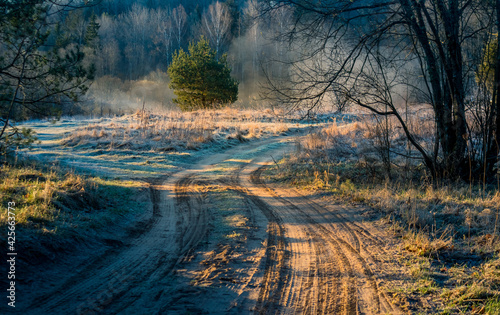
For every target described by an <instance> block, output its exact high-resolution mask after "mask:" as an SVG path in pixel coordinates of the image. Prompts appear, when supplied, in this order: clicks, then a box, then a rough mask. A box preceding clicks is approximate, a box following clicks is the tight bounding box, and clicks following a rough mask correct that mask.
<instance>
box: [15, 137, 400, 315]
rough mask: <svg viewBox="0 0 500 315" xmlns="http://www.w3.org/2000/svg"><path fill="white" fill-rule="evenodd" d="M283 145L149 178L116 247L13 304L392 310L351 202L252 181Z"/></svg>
mask: <svg viewBox="0 0 500 315" xmlns="http://www.w3.org/2000/svg"><path fill="white" fill-rule="evenodd" d="M292 148H293V138H292V137H277V138H272V139H267V140H260V141H254V142H250V143H246V144H242V145H239V146H237V147H234V148H232V149H230V150H228V151H226V152H224V153H219V154H214V155H210V156H208V157H207V158H205V159H203V160H201V161H199V162H198V163H197V164H196V165H193V166H192V167H191V168H190V169H188V170H185V171H182V172H178V173H174V174H173V175H172V176H170V177H168V178H160V179H156V180H154V181H152V182H151V187H150V199H151V206H150V208H149V209H148V210H147V211H146V214H145V217H143V218H141V220H140V223H138V224H137V226H136V228H135V229H131V230H130V231H129V233H128V234H127V239H126V240H123V245H121V246H118V247H117V249H116V250H114V251H112V252H107V253H106V254H105V255H102V256H101V257H98V258H97V259H96V260H94V261H93V262H92V264H89V265H88V266H87V267H86V268H85V269H83V270H78V271H76V272H75V274H74V275H72V276H71V277H69V278H68V279H66V280H65V281H64V282H62V283H60V284H58V285H57V286H56V288H54V289H53V290H52V291H50V292H45V293H44V294H40V295H39V296H38V298H36V299H34V301H33V303H32V304H31V305H30V306H29V307H28V309H27V310H25V312H24V313H25V314H27V313H29V314H74V313H77V314H97V313H103V314H116V313H124V314H186V313H206V314H219V313H234V314H240V313H262V314H313V313H314V314H380V313H383V314H385V313H390V314H397V313H400V312H401V311H400V310H399V309H398V308H397V307H395V306H394V305H392V304H391V303H390V302H389V299H388V298H387V296H386V295H385V294H384V293H383V290H381V289H380V283H381V281H383V279H384V278H385V277H389V276H390V273H391V272H393V271H392V270H394V269H393V268H392V266H391V263H392V262H391V260H390V259H387V256H388V254H387V253H386V252H384V248H385V247H386V242H385V241H384V234H383V232H381V231H379V230H378V229H376V228H375V227H374V226H373V225H372V224H370V223H369V222H363V220H364V219H363V217H362V214H361V213H362V211H361V210H360V209H355V208H350V207H346V206H340V205H332V204H328V203H327V202H326V201H325V200H322V199H311V198H309V197H306V196H303V195H302V194H301V193H300V192H298V191H296V190H294V189H290V188H283V187H274V186H271V185H270V184H266V183H265V182H264V181H263V179H262V177H261V173H262V171H263V170H264V169H265V167H266V165H268V164H269V163H273V159H277V158H278V157H279V156H280V155H282V154H283V153H284V152H286V151H287V150H291V149H292ZM229 164H231V167H230V168H225V167H226V166H227V165H229ZM221 165H222V166H221ZM214 174H215V175H214ZM219 192H224V193H226V197H224V198H225V199H220V198H219V197H218V195H217V194H219ZM211 198H212V199H211ZM213 198H216V199H217V198H219V199H217V200H219V201H221V202H223V204H224V205H225V206H227V207H228V209H231V211H233V212H234V215H233V216H232V217H231V218H240V221H242V222H245V224H239V225H238V228H237V229H236V228H235V229H236V230H235V231H238V233H235V234H234V235H236V236H235V237H232V238H231V237H227V236H226V234H224V233H225V232H221V231H222V230H221V228H219V227H218V223H217V222H219V221H218V220H219V219H220V218H218V215H219V214H218V212H217V209H218V207H217V206H216V205H214V204H213V203H212V201H213V200H214V199H213ZM233 201H234V202H235V203H236V202H237V203H238V204H239V206H235V205H233ZM219 208H220V207H219ZM219 210H220V209H219ZM226 219H227V218H226ZM226 219H224V220H226ZM226 221H227V220H226ZM226 221H220V222H226ZM383 257H385V258H386V259H384V258H383Z"/></svg>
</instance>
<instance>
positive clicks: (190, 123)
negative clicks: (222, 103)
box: [63, 108, 290, 152]
mask: <svg viewBox="0 0 500 315" xmlns="http://www.w3.org/2000/svg"><path fill="white" fill-rule="evenodd" d="M289 127H290V124H287V123H284V122H280V121H279V120H277V119H276V118H275V117H274V116H273V115H272V114H271V113H265V112H257V111H251V110H244V111H240V110H236V109H231V108H226V109H222V110H203V111H194V112H188V113H182V112H180V111H167V112H163V113H154V114H153V113H151V112H148V111H142V110H138V111H137V112H136V113H135V114H133V115H127V116H123V117H121V118H119V119H113V120H111V121H107V120H104V119H103V121H102V122H101V123H96V124H92V125H89V126H86V127H82V128H79V129H78V130H76V131H75V132H74V133H72V134H70V135H68V136H67V137H66V138H65V139H64V140H63V144H65V145H69V146H81V145H88V146H94V147H99V148H105V149H109V148H114V149H121V148H124V149H132V150H154V151H159V152H161V151H170V150H179V149H190V150H197V149H201V148H203V147H207V146H210V145H213V144H222V145H224V144H227V143H228V142H231V141H234V140H236V141H240V142H242V141H247V140H250V139H253V138H260V137H263V136H269V135H277V134H281V133H284V132H286V131H288V129H289Z"/></svg>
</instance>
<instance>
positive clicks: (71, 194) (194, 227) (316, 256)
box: [0, 109, 500, 314]
mask: <svg viewBox="0 0 500 315" xmlns="http://www.w3.org/2000/svg"><path fill="white" fill-rule="evenodd" d="M381 123H384V122H380V121H379V122H377V120H374V119H373V117H371V116H367V115H361V114H358V115H357V116H353V115H324V116H322V119H320V120H317V121H315V122H314V123H305V122H303V121H299V120H297V117H291V116H290V117H283V116H281V118H279V117H277V116H275V115H274V113H273V112H272V111H270V110H269V111H261V112H256V111H250V110H243V111H239V110H235V109H224V110H215V111H197V112H191V113H181V112H176V111H172V112H155V113H152V112H147V111H142V110H139V111H137V112H136V113H134V114H129V115H123V116H118V117H109V118H99V119H75V118H71V119H70V118H66V119H62V120H61V121H59V122H50V121H35V122H30V123H28V124H27V126H29V127H32V128H34V129H35V130H36V131H37V132H38V137H39V140H40V143H37V144H35V145H34V147H33V148H32V149H31V150H24V151H22V152H18V154H17V157H14V158H15V159H16V160H15V161H12V162H11V163H10V165H11V166H3V167H2V172H1V176H2V186H0V198H1V199H2V202H3V203H6V202H10V201H14V202H15V203H16V205H17V206H18V208H17V209H16V211H17V214H16V215H17V219H16V220H17V223H16V224H17V227H18V230H17V231H18V232H17V233H18V235H19V238H18V239H17V242H18V251H19V252H20V253H21V252H22V253H23V254H22V255H20V256H21V257H20V265H19V269H22V270H23V276H22V277H21V278H20V280H19V287H18V292H19V297H18V301H20V302H19V304H18V306H19V309H21V310H22V311H23V312H24V313H27V314H41V313H54V312H55V313H72V312H77V313H80V314H87V313H89V314H90V313H97V312H104V313H119V312H122V311H126V312H129V313H132V312H137V313H169V314H170V313H175V314H177V313H180V314H183V313H185V312H190V313H213V314H214V313H238V314H240V313H252V312H257V313H308V314H309V313H327V314H354V313H357V312H360V313H363V314H364V313H366V314H379V313H382V314H405V313H415V314H436V313H442V314H463V313H486V314H497V313H498V309H499V302H498V301H499V300H498V296H499V291H498V288H499V287H498V286H499V284H500V274H499V271H498V270H499V268H500V263H499V260H498V251H499V250H500V248H499V245H498V244H499V243H498V229H499V228H500V226H498V225H499V224H500V222H499V221H498V213H499V210H500V209H499V204H500V193H499V192H498V189H497V188H496V187H483V186H482V185H480V183H477V184H474V185H464V184H460V183H440V184H439V185H437V186H436V185H432V183H431V181H430V179H429V175H428V174H426V171H425V168H423V167H422V166H421V164H420V162H419V161H418V159H415V158H414V156H415V155H414V154H412V153H411V152H410V153H408V154H406V156H404V157H403V156H398V155H395V154H389V155H387V154H386V152H387V151H385V150H384V145H383V144H384V139H385V138H384V136H383V133H382V132H381V130H382V129H381V126H383V125H381ZM385 123H388V122H385ZM413 125H414V126H418V128H421V129H419V130H417V131H418V133H419V136H420V139H421V141H422V144H424V145H425V143H426V139H427V138H428V137H431V136H432V135H430V134H429V133H428V132H426V130H428V127H426V126H425V124H423V123H415V124H413ZM390 143H391V145H392V147H393V148H396V147H397V149H401V150H404V149H405V148H408V150H410V149H409V147H408V146H407V143H406V142H405V141H404V137H402V135H401V134H400V133H398V132H394V133H392V134H391V139H390ZM25 158H29V160H30V161H31V162H30V163H28V164H26V162H21V161H26V159H25ZM387 159H389V161H390V162H389V163H387ZM49 161H50V163H47V162H49ZM1 222H2V223H1V225H2V226H3V227H6V225H7V217H6V216H5V215H3V216H2V217H1ZM4 245H5V244H4ZM47 279H50V280H47ZM30 288H31V289H30ZM75 297H76V298H75ZM29 301H32V302H29ZM42 301H43V303H42Z"/></svg>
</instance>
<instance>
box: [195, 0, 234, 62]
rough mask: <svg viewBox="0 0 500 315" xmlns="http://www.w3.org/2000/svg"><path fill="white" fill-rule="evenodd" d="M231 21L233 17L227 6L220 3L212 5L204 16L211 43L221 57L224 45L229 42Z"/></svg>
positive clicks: (203, 19)
mask: <svg viewBox="0 0 500 315" xmlns="http://www.w3.org/2000/svg"><path fill="white" fill-rule="evenodd" d="M231 20H232V17H231V16H230V14H229V10H228V9H227V7H226V5H225V4H223V3H220V2H219V1H216V2H215V3H213V4H211V5H210V6H209V7H208V10H207V11H206V12H205V13H204V14H203V17H202V21H203V24H204V26H205V31H206V35H207V37H208V39H209V40H210V43H211V44H212V45H213V46H214V49H215V51H216V54H217V56H219V52H220V50H221V48H222V45H224V43H225V41H226V40H227V37H228V34H229V26H230V25H231Z"/></svg>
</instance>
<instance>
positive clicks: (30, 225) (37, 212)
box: [0, 164, 141, 264]
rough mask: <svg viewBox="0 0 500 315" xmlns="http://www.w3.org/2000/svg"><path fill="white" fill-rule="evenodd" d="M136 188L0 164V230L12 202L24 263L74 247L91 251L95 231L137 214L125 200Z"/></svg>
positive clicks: (51, 170)
mask: <svg viewBox="0 0 500 315" xmlns="http://www.w3.org/2000/svg"><path fill="white" fill-rule="evenodd" d="M139 187H140V184H139V183H135V182H119V181H109V180H105V179H101V178H95V177H94V178H90V177H84V176H81V175H77V174H74V173H72V172H67V171H65V170H62V169H58V168H54V167H52V168H45V167H42V166H40V165H26V164H25V165H22V166H10V165H2V166H0V201H1V205H2V207H1V209H2V210H1V211H0V230H1V231H5V233H7V224H8V223H7V222H8V213H7V212H8V211H7V205H8V203H9V202H14V203H15V211H14V212H15V220H16V241H15V244H16V246H15V249H16V251H17V252H18V253H20V255H19V259H21V260H25V261H27V262H29V263H30V264H38V263H43V262H46V261H47V260H49V261H50V260H53V259H54V257H55V256H56V255H59V254H61V253H65V252H68V251H71V250H72V249H75V247H78V246H81V245H85V246H92V245H93V244H95V241H98V240H99V238H100V236H99V232H100V231H102V230H104V229H105V228H106V229H107V227H109V226H110V225H111V224H116V222H117V221H119V220H120V219H122V218H124V217H125V216H126V215H127V214H129V213H132V212H137V210H138V209H141V207H140V204H139V203H138V202H136V201H133V200H132V199H131V198H132V196H133V193H132V192H133V190H134V189H137V188H139ZM124 196H129V197H125V198H124ZM6 243H7V239H6V238H2V239H1V240H0V246H2V247H3V248H7V247H6V246H7V244H6Z"/></svg>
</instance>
